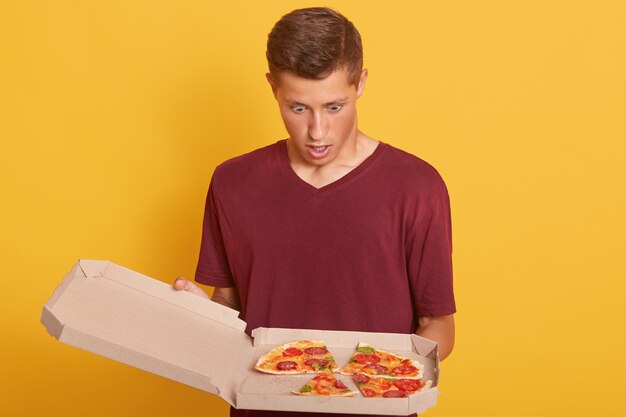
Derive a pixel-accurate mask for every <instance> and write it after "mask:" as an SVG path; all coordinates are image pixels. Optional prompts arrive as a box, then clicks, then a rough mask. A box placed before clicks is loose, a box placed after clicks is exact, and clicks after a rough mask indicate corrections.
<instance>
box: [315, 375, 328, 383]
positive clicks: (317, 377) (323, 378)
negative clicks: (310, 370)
mask: <svg viewBox="0 0 626 417" xmlns="http://www.w3.org/2000/svg"><path fill="white" fill-rule="evenodd" d="M313 381H330V377H329V376H328V375H324V374H322V375H318V376H316V377H315V378H313Z"/></svg>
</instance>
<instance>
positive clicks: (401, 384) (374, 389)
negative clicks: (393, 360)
mask: <svg viewBox="0 0 626 417" xmlns="http://www.w3.org/2000/svg"><path fill="white" fill-rule="evenodd" d="M352 378H353V379H354V382H355V383H356V385H357V387H359V390H361V393H362V394H363V396H365V397H384V398H403V397H406V396H409V395H411V394H415V393H416V392H419V391H422V390H424V389H426V388H430V386H431V384H432V381H423V380H419V379H410V378H384V377H380V376H369V375H365V374H356V375H354V376H353V377H352Z"/></svg>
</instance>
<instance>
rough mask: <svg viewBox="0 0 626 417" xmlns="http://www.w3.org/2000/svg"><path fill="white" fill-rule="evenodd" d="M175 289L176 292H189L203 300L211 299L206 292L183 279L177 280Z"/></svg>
mask: <svg viewBox="0 0 626 417" xmlns="http://www.w3.org/2000/svg"><path fill="white" fill-rule="evenodd" d="M173 287H174V289H175V290H176V291H187V292H190V293H192V294H195V295H197V296H199V297H202V298H209V294H207V293H206V291H204V290H203V289H202V288H200V287H198V286H197V285H196V284H194V283H193V282H191V281H188V280H186V279H185V278H183V277H178V278H176V280H175V281H174V285H173Z"/></svg>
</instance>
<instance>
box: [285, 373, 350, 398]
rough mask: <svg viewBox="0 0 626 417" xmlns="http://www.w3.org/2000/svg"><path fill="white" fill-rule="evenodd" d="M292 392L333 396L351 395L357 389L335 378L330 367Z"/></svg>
mask: <svg viewBox="0 0 626 417" xmlns="http://www.w3.org/2000/svg"><path fill="white" fill-rule="evenodd" d="M292 392H293V393H294V394H296V395H309V396H318V395H324V396H325V395H328V396H334V397H351V396H354V395H356V394H357V393H358V391H352V390H351V389H350V388H348V387H346V385H345V384H344V383H343V382H341V381H340V380H338V379H337V378H335V376H334V375H333V373H332V372H331V371H330V369H325V370H323V371H322V372H321V373H320V374H319V375H317V376H315V377H314V378H313V379H312V380H310V381H309V382H307V383H306V384H304V385H303V386H302V387H301V388H300V390H298V391H292Z"/></svg>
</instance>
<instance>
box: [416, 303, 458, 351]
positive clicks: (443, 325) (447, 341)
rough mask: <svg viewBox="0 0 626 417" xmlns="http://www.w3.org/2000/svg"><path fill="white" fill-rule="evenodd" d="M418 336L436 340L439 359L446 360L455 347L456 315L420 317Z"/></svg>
mask: <svg viewBox="0 0 626 417" xmlns="http://www.w3.org/2000/svg"><path fill="white" fill-rule="evenodd" d="M415 333H416V334H417V335H418V336H422V337H426V338H428V339H431V340H434V341H435V342H437V343H438V344H439V358H440V359H441V360H444V359H445V358H446V357H447V356H448V355H449V354H450V352H452V348H453V347H454V315H453V314H450V315H448V316H438V317H420V318H419V327H418V328H417V331H416V332H415Z"/></svg>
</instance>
